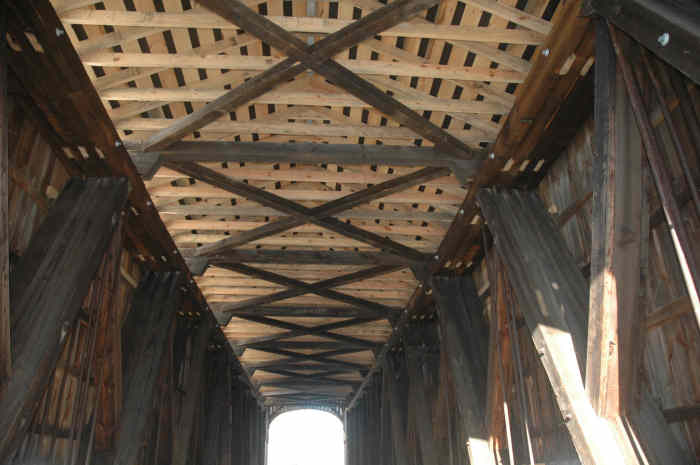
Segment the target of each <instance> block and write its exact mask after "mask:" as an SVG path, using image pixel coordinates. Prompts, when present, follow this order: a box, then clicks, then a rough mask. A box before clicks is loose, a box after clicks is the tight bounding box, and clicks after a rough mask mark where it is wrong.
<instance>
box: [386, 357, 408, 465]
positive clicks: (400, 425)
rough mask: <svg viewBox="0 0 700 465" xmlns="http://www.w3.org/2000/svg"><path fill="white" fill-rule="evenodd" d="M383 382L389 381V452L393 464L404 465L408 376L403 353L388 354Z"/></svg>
mask: <svg viewBox="0 0 700 465" xmlns="http://www.w3.org/2000/svg"><path fill="white" fill-rule="evenodd" d="M384 371H385V372H386V376H385V378H384V379H385V380H387V381H389V383H390V384H389V386H387V388H388V389H389V394H388V395H389V397H390V398H391V403H390V404H389V408H390V409H391V410H390V413H389V416H390V417H391V418H390V421H391V446H390V447H391V450H392V457H393V461H394V464H396V465H406V464H408V459H407V455H406V424H407V423H406V422H407V415H406V412H407V411H408V374H407V372H406V358H405V353H404V352H390V353H388V354H387V361H386V364H385V365H384Z"/></svg>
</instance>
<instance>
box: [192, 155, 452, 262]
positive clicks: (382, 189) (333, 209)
mask: <svg viewBox="0 0 700 465" xmlns="http://www.w3.org/2000/svg"><path fill="white" fill-rule="evenodd" d="M448 174H449V171H448V170H447V169H446V168H424V169H422V170H418V171H416V172H413V173H410V174H407V175H404V176H398V177H396V178H394V179H390V180H389V181H385V182H382V183H379V184H375V185H373V186H371V187H368V188H366V189H363V190H361V191H359V192H353V193H352V194H348V195H346V196H343V197H341V198H339V199H336V200H333V201H331V202H328V203H325V204H323V205H321V206H319V207H315V208H312V209H310V212H309V213H311V214H312V215H313V216H315V217H317V218H327V217H331V216H334V215H337V214H339V213H341V212H343V211H345V210H350V209H351V208H354V207H356V206H358V205H362V204H364V203H369V202H372V201H374V200H377V199H380V198H382V197H385V196H387V195H391V194H394V193H396V192H400V191H403V190H406V189H408V188H409V187H412V186H415V185H418V184H423V183H425V182H428V181H430V180H433V179H436V178H441V177H443V176H446V175H448ZM307 221H308V220H307V219H306V218H305V217H302V216H298V215H297V216H291V217H288V218H282V219H280V220H277V221H274V222H271V223H267V224H264V225H262V226H259V227H257V228H253V229H250V230H247V231H241V232H237V233H235V234H232V235H231V236H229V237H226V238H224V239H221V240H220V241H218V242H215V243H213V244H207V245H203V246H200V247H197V249H196V251H195V254H196V255H206V256H211V255H213V254H216V253H218V252H221V251H223V250H227V249H233V248H234V247H239V246H241V245H243V244H247V243H249V242H252V241H255V240H258V239H262V238H264V237H268V236H272V235H275V234H280V233H282V232H284V231H287V230H289V229H292V228H296V227H297V226H301V225H303V224H306V223H307Z"/></svg>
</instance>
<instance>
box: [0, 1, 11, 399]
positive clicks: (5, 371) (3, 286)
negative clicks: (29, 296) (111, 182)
mask: <svg viewBox="0 0 700 465" xmlns="http://www.w3.org/2000/svg"><path fill="white" fill-rule="evenodd" d="M6 21H8V18H7V12H6V8H2V9H0V34H2V35H3V36H5V35H6V32H7V26H6V24H5V23H6ZM6 54H7V40H3V41H2V42H0V218H4V220H3V221H2V223H0V386H2V385H3V384H4V383H5V381H7V379H8V378H9V377H10V374H11V373H12V346H11V343H10V341H11V336H10V334H11V332H10V235H9V221H8V220H7V219H8V218H9V195H10V190H9V182H10V178H9V175H10V172H9V169H10V165H9V160H8V140H7V137H8V125H9V117H10V115H9V113H10V108H9V101H8V99H7V86H8V82H7V79H8V75H7V66H8V63H7V56H6Z"/></svg>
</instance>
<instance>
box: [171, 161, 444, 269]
mask: <svg viewBox="0 0 700 465" xmlns="http://www.w3.org/2000/svg"><path fill="white" fill-rule="evenodd" d="M166 166H168V167H169V168H172V169H174V170H176V171H179V172H180V173H183V174H185V175H187V176H190V177H193V178H195V179H198V180H200V181H203V182H205V183H207V184H210V185H212V186H214V187H218V188H220V189H223V190H225V191H228V192H231V193H233V194H236V195H240V196H241V197H245V198H247V199H249V200H252V201H254V202H258V203H260V204H261V205H264V206H266V207H270V208H274V209H276V210H278V211H280V212H282V213H286V214H288V215H291V216H293V217H297V218H300V219H303V220H304V223H306V222H310V223H313V224H315V225H317V226H321V227H322V228H326V229H329V230H331V231H335V232H336V233H338V234H342V235H343V236H347V237H349V238H351V239H355V240H357V241H360V242H365V243H367V244H369V245H371V246H373V247H377V248H379V249H385V250H387V251H390V252H393V253H395V254H397V255H400V256H402V257H405V258H410V259H412V260H416V261H420V260H422V259H423V258H424V257H425V255H424V254H423V253H421V252H418V251H417V250H414V249H412V248H410V247H406V246H405V245H402V244H399V243H398V242H395V241H392V240H390V239H387V238H385V237H382V236H379V235H378V234H374V233H371V232H368V231H365V230H363V229H360V228H358V227H356V226H353V225H351V224H347V223H343V222H342V221H340V220H338V219H337V218H334V217H325V218H324V217H321V218H319V217H318V216H317V215H316V214H315V213H314V212H313V209H311V208H307V207H305V206H303V205H301V204H299V203H296V202H292V201H291V200H287V199H285V198H284V197H280V196H278V195H275V194H273V193H271V192H269V191H266V190H263V189H259V188H257V187H254V186H251V185H249V184H246V183H244V182H240V181H235V180H233V179H231V178H229V177H228V176H224V175H223V174H220V173H217V172H216V171H214V170H212V169H209V168H205V167H204V166H201V165H198V164H197V163H192V162H179V163H166ZM437 169H439V168H437Z"/></svg>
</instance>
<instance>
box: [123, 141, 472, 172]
mask: <svg viewBox="0 0 700 465" xmlns="http://www.w3.org/2000/svg"><path fill="white" fill-rule="evenodd" d="M128 146H129V144H127V147H128ZM158 154H160V156H161V157H162V159H163V160H164V161H175V162H180V161H193V162H235V161H238V162H241V161H243V162H255V163H285V162H289V163H313V164H321V163H327V164H337V165H390V166H429V167H451V166H453V163H454V162H456V161H458V160H459V159H458V158H456V157H454V156H453V155H450V154H449V153H445V152H440V151H438V150H435V149H434V148H432V147H431V148H424V147H403V146H391V145H355V144H311V143H294V144H292V143H272V142H215V141H207V142H198V141H182V142H176V143H174V144H173V145H171V146H169V147H167V148H165V149H162V150H159V151H158ZM461 163H466V164H464V165H461ZM480 165H481V161H480V160H470V161H466V162H464V161H460V166H462V167H463V168H464V169H466V170H468V171H469V172H471V173H472V175H475V174H476V173H477V172H478V170H479V166H480Z"/></svg>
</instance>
